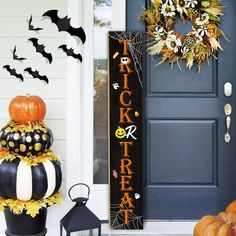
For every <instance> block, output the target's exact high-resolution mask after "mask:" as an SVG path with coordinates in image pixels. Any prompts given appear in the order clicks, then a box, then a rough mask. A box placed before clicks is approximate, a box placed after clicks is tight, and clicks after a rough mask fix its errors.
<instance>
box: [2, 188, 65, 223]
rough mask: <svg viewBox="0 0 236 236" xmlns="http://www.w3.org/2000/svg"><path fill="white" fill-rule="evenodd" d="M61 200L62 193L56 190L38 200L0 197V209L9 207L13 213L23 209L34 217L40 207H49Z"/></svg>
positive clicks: (20, 211) (18, 212)
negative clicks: (49, 195)
mask: <svg viewBox="0 0 236 236" xmlns="http://www.w3.org/2000/svg"><path fill="white" fill-rule="evenodd" d="M61 202H62V194H61V193H60V192H57V193H55V194H54V195H53V196H51V197H49V198H47V199H43V200H40V201H35V200H30V201H21V200H14V199H4V198H0V211H3V210H4V208H6V207H9V208H10V210H11V211H12V212H13V213H14V214H16V215H19V214H21V213H22V212H23V211H24V210H25V211H26V214H27V215H30V216H31V217H32V218H34V217H35V216H36V215H37V214H38V213H39V210H40V209H41V208H43V207H50V206H52V205H55V204H60V203H61Z"/></svg>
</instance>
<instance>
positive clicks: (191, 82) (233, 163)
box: [127, 0, 236, 220]
mask: <svg viewBox="0 0 236 236" xmlns="http://www.w3.org/2000/svg"><path fill="white" fill-rule="evenodd" d="M222 2H223V4H224V5H226V6H227V8H226V9H225V15H224V16H223V17H222V29H223V31H224V32H225V34H226V35H227V37H228V38H229V39H230V43H229V42H226V41H225V40H224V39H222V40H221V43H222V47H223V48H224V52H220V53H219V55H218V60H215V59H212V60H210V65H209V66H208V65H207V63H205V65H204V66H203V68H202V72H201V73H200V74H198V73H197V71H196V69H192V70H190V71H189V70H187V69H183V70H182V71H180V70H179V69H178V67H177V66H176V67H175V68H174V69H173V70H171V68H170V66H169V65H167V64H166V63H164V64H162V65H160V66H155V65H156V64H157V63H158V62H159V61H160V57H159V56H156V57H150V56H148V55H147V56H146V57H145V58H146V59H145V60H144V66H145V67H146V68H145V72H144V76H143V78H144V80H145V88H144V98H143V106H144V111H145V114H144V126H145V134H144V140H145V145H144V150H145V152H144V159H145V167H144V168H145V217H146V219H163V220H164V219H199V218H200V217H201V216H203V215H206V214H216V213H217V212H219V211H222V210H224V209H225V207H226V205H227V204H228V203H229V202H230V201H232V200H233V199H235V198H236V170H235V167H236V132H235V131H236V130H235V127H236V126H235V123H236V106H235V103H236V99H235V94H236V90H235V88H236V26H235V22H236V1H226V0H224V1H222ZM149 4H150V2H149V1H145V0H127V30H139V31H143V32H144V31H145V26H144V24H142V23H141V22H139V20H138V17H139V15H140V14H141V12H142V11H143V9H144V8H145V7H147V6H148V5H149ZM179 28H181V27H180V26H178V29H179ZM182 68H183V66H182ZM226 82H230V83H232V85H233V94H232V96H231V97H226V96H225V95H224V84H225V83H226ZM227 103H229V104H231V106H232V108H233V112H232V114H231V118H232V122H231V129H230V133H231V142H230V143H226V142H225V140H224V136H225V133H226V116H225V113H224V106H225V104H227Z"/></svg>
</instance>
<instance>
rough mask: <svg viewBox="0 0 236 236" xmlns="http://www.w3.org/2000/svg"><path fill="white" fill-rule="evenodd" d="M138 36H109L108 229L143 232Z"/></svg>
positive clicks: (140, 39)
mask: <svg viewBox="0 0 236 236" xmlns="http://www.w3.org/2000/svg"><path fill="white" fill-rule="evenodd" d="M142 41H143V39H142V34H141V33H139V32H110V33H109V95H110V97H109V104H110V105H109V111H110V115H109V118H110V122H109V124H110V129H109V130H110V135H109V150H110V153H109V155H110V227H111V228H112V229H118V230H120V229H124V230H127V229H143V183H142V179H143V176H142Z"/></svg>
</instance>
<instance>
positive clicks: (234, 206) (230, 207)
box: [225, 200, 236, 212]
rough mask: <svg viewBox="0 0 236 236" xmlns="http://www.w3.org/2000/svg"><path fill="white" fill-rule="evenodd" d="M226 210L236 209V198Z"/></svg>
mask: <svg viewBox="0 0 236 236" xmlns="http://www.w3.org/2000/svg"><path fill="white" fill-rule="evenodd" d="M225 211H226V212H232V211H236V200H234V201H232V202H231V203H230V204H229V205H228V206H227V208H226V210H225Z"/></svg>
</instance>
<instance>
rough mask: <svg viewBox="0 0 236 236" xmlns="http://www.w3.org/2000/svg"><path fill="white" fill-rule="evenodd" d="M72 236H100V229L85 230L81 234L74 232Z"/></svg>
mask: <svg viewBox="0 0 236 236" xmlns="http://www.w3.org/2000/svg"><path fill="white" fill-rule="evenodd" d="M70 235H71V236H95V235H98V229H93V230H91V231H89V230H84V231H80V232H74V233H71V234H70Z"/></svg>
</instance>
